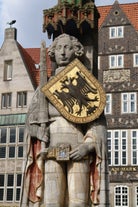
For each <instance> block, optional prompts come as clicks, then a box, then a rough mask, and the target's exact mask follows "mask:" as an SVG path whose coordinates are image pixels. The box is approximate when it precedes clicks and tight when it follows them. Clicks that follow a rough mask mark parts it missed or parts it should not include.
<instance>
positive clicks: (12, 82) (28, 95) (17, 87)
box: [0, 28, 40, 207]
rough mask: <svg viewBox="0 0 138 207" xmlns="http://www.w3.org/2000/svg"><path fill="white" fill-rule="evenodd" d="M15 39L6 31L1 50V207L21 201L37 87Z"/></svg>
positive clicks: (13, 31) (28, 61)
mask: <svg viewBox="0 0 138 207" xmlns="http://www.w3.org/2000/svg"><path fill="white" fill-rule="evenodd" d="M16 36H17V31H16V29H15V28H7V29H6V30H5V39H4V42H3V45H2V47H1V50H0V206H10V207H11V206H18V204H19V200H20V192H21V180H22V164H23V146H24V142H25V140H24V137H23V135H24V125H25V119H26V113H27V111H28V105H29V103H30V101H31V99H32V96H33V94H34V91H35V89H36V87H37V84H38V83H37V79H36V73H38V72H37V69H36V67H35V63H36V62H35V61H34V60H33V58H31V57H30V56H29V54H28V53H27V52H26V50H25V49H23V48H22V46H21V45H20V44H19V43H18V42H17V40H16ZM39 51H40V49H39ZM32 74H33V76H32Z"/></svg>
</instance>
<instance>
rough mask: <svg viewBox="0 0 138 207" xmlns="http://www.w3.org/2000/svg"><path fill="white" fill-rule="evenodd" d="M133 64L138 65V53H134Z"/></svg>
mask: <svg viewBox="0 0 138 207" xmlns="http://www.w3.org/2000/svg"><path fill="white" fill-rule="evenodd" d="M133 65H134V67H138V53H137V54H134V55H133Z"/></svg>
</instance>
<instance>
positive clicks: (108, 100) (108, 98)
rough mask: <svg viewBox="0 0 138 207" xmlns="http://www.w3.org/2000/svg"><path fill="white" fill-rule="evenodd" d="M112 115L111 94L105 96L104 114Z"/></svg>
mask: <svg viewBox="0 0 138 207" xmlns="http://www.w3.org/2000/svg"><path fill="white" fill-rule="evenodd" d="M111 113H112V94H106V107H105V114H111Z"/></svg>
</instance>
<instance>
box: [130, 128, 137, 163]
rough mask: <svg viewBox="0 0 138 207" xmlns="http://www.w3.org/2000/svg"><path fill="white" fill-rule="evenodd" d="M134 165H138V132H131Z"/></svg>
mask: <svg viewBox="0 0 138 207" xmlns="http://www.w3.org/2000/svg"><path fill="white" fill-rule="evenodd" d="M131 153H132V156H131V157H132V165H138V130H132V131H131Z"/></svg>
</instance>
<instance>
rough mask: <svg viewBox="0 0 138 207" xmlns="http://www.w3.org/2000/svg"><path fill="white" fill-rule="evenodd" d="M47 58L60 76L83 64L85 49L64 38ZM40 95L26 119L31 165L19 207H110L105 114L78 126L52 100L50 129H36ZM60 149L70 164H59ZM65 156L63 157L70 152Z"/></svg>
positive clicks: (25, 173) (66, 37) (35, 99)
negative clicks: (71, 65)
mask: <svg viewBox="0 0 138 207" xmlns="http://www.w3.org/2000/svg"><path fill="white" fill-rule="evenodd" d="M48 54H49V56H50V57H51V60H52V61H54V62H56V64H57V68H56V70H55V75H56V74H58V73H59V72H60V71H62V70H64V68H65V66H67V65H68V64H69V63H70V62H71V61H73V60H74V59H75V58H76V57H77V58H79V59H80V60H81V58H82V57H83V56H84V48H83V46H82V44H81V43H80V42H79V41H78V40H77V39H76V38H75V37H73V36H69V35H67V34H62V35H60V36H59V37H57V38H56V39H55V40H54V41H53V43H52V45H51V46H50V47H49V50H48ZM39 90H40V89H38V90H37V91H36V93H35V95H34V98H33V105H32V104H31V107H30V112H29V115H28V119H27V120H28V121H27V130H26V137H27V143H28V144H27V146H28V151H27V164H26V165H25V171H24V181H23V193H22V198H21V204H20V206H21V207H32V206H33V207H36V206H45V207H88V206H98V207H104V206H106V207H107V206H108V205H109V202H108V165H107V149H106V146H107V143H106V121H105V117H104V115H103V114H102V115H101V116H100V117H99V118H97V119H96V120H94V121H92V122H89V123H84V124H76V123H72V122H70V121H68V120H67V119H66V118H65V117H63V116H62V115H61V114H60V112H59V111H58V110H57V109H56V106H54V105H52V104H51V103H50V101H48V122H47V124H46V125H45V127H42V126H40V125H37V127H36V124H35V120H33V121H32V122H31V123H30V117H31V120H32V119H36V117H37V113H38V112H39V109H38V107H37V106H38V105H39V99H38V95H37V94H38V91H39ZM36 108H37V110H36ZM32 114H33V115H34V116H32ZM32 117H33V118H32ZM34 117H35V118H34ZM42 140H46V141H45V143H46V146H45V148H44V147H43V148H42V145H41V143H42ZM58 147H59V148H60V149H61V148H62V147H63V148H64V147H65V148H66V149H67V150H69V159H67V160H60V159H58V160H57V159H56V156H57V155H55V154H54V152H55V150H57V149H58ZM60 155H61V156H63V157H64V156H65V151H63V152H62V153H61V154H60ZM42 160H43V162H42Z"/></svg>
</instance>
